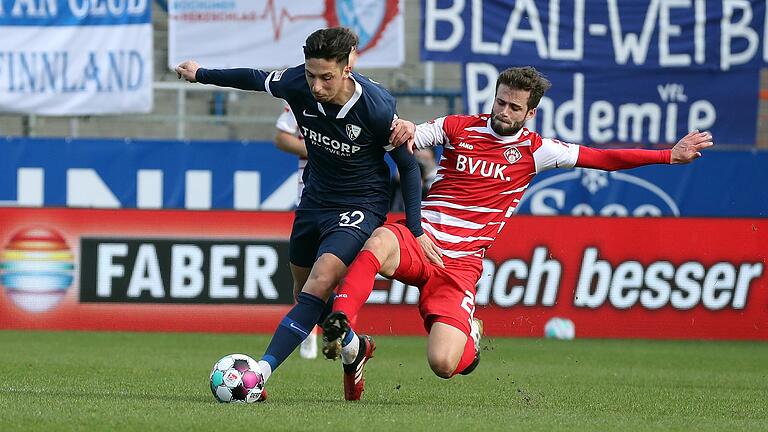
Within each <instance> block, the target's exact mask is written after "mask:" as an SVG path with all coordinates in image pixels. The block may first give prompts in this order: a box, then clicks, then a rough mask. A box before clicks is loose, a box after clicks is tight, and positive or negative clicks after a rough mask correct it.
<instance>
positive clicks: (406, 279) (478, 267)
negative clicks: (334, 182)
mask: <svg viewBox="0 0 768 432" xmlns="http://www.w3.org/2000/svg"><path fill="white" fill-rule="evenodd" d="M383 226H384V228H387V229H389V230H390V231H392V232H393V233H394V234H395V236H396V237H397V241H398V243H399V244H400V265H399V266H398V267H397V270H396V271H395V274H394V275H393V278H395V279H397V280H399V281H400V282H403V283H406V284H408V285H413V286H416V287H418V288H419V292H420V293H419V313H421V318H422V319H423V320H424V328H425V329H426V330H427V332H429V330H430V328H431V327H432V324H434V323H435V322H436V321H440V322H444V323H446V324H449V325H451V326H453V327H456V328H458V329H459V330H462V331H463V332H464V333H465V334H466V335H467V336H469V334H470V324H469V322H470V320H471V319H472V315H473V314H474V311H475V285H476V284H477V281H478V280H479V279H480V275H481V274H482V271H483V262H482V259H480V258H478V257H464V258H459V259H452V258H448V257H446V256H443V264H445V268H440V267H438V266H436V265H434V264H432V263H431V262H430V261H429V259H427V257H426V255H424V251H423V250H422V249H421V245H419V242H418V241H416V238H415V237H413V234H412V233H411V232H410V231H409V230H408V228H407V227H406V226H405V225H403V224H401V223H387V224H384V225H383Z"/></svg>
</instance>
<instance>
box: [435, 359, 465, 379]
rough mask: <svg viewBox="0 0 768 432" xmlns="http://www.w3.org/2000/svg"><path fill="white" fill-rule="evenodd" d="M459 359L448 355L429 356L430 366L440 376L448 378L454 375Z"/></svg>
mask: <svg viewBox="0 0 768 432" xmlns="http://www.w3.org/2000/svg"><path fill="white" fill-rule="evenodd" d="M457 364H458V362H457V361H455V360H454V359H452V358H451V357H450V356H448V355H437V356H432V357H430V358H429V367H430V368H432V372H434V373H435V375H437V376H439V377H440V378H444V379H448V378H450V377H452V376H453V371H454V370H455V369H456V365H457Z"/></svg>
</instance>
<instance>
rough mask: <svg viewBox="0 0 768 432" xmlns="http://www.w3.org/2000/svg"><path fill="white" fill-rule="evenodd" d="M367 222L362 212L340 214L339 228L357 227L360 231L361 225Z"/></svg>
mask: <svg viewBox="0 0 768 432" xmlns="http://www.w3.org/2000/svg"><path fill="white" fill-rule="evenodd" d="M364 220H365V214H364V213H363V212H361V211H360V210H355V211H352V212H344V213H340V214H339V226H342V227H355V228H357V229H360V224H361V223H363V221H364Z"/></svg>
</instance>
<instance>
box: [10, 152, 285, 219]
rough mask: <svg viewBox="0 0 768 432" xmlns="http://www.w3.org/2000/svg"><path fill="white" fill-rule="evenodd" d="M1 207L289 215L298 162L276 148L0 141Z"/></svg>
mask: <svg viewBox="0 0 768 432" xmlns="http://www.w3.org/2000/svg"><path fill="white" fill-rule="evenodd" d="M0 147H2V149H3V157H2V158H0V205H11V206H15V205H20V206H31V207H39V206H44V207H99V208H137V207H138V208H189V209H199V210H206V209H233V208H235V209H241V210H255V209H290V208H292V207H293V206H294V204H295V202H296V194H297V192H296V191H297V178H298V177H297V176H296V171H297V166H298V161H297V158H296V157H295V156H292V155H288V154H285V153H283V152H281V151H279V150H277V149H275V147H274V145H273V143H271V142H267V141H262V142H238V141H189V142H185V141H148V140H147V141H145V140H117V139H98V140H97V139H72V140H69V139H61V138H58V139H56V138H51V139H25V138H6V139H4V140H0Z"/></svg>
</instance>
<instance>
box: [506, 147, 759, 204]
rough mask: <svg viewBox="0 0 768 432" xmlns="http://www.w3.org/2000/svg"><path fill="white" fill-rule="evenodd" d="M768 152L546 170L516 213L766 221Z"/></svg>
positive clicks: (715, 153)
mask: <svg viewBox="0 0 768 432" xmlns="http://www.w3.org/2000/svg"><path fill="white" fill-rule="evenodd" d="M765 167H768V151H762V152H757V151H754V152H752V151H716V150H712V151H707V152H705V153H704V156H703V157H701V158H700V159H697V160H696V161H694V162H693V163H691V164H689V165H676V166H671V167H670V166H661V165H651V166H646V167H642V168H636V169H633V170H628V171H616V172H605V171H599V170H590V169H581V168H577V169H575V170H568V171H564V170H551V171H547V172H544V173H542V174H539V175H537V176H536V178H535V179H534V181H533V182H532V183H531V185H530V186H529V187H528V190H527V191H526V193H525V195H524V197H523V199H522V200H521V201H520V205H519V206H518V208H517V212H518V213H520V214H535V215H603V216H708V217H768V189H766V188H764V187H762V186H760V185H764V184H768V183H767V182H768V170H767V169H765Z"/></svg>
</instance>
